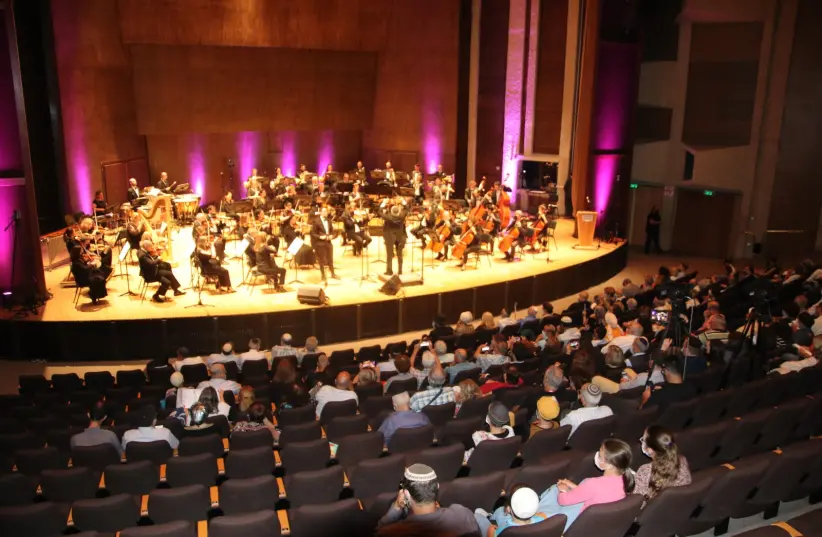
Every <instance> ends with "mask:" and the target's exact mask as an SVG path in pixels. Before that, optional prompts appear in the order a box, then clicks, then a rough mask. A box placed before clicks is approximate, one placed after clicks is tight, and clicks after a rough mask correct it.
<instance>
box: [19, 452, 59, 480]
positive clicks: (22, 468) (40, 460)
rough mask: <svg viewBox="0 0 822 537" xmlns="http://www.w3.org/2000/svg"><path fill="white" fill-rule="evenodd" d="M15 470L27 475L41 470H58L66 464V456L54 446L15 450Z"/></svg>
mask: <svg viewBox="0 0 822 537" xmlns="http://www.w3.org/2000/svg"><path fill="white" fill-rule="evenodd" d="M14 461H15V463H16V464H17V471H18V472H20V473H21V474H23V475H27V476H37V475H40V473H41V472H42V471H43V470H60V469H61V468H66V467H67V465H68V456H67V455H66V454H64V453H61V452H60V451H58V450H57V448H54V447H45V448H40V449H23V450H20V451H17V452H15V454H14Z"/></svg>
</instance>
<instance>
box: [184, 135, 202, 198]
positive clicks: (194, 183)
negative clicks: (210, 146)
mask: <svg viewBox="0 0 822 537" xmlns="http://www.w3.org/2000/svg"><path fill="white" fill-rule="evenodd" d="M188 177H189V181H191V189H192V190H194V192H195V193H196V194H198V195H199V196H200V199H201V200H205V199H206V192H205V184H206V180H205V179H206V169H205V155H204V154H203V135H202V134H189V135H188Z"/></svg>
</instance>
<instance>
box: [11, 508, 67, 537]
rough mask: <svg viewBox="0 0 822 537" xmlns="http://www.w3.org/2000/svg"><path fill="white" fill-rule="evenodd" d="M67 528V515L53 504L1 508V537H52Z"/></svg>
mask: <svg viewBox="0 0 822 537" xmlns="http://www.w3.org/2000/svg"><path fill="white" fill-rule="evenodd" d="M65 527H66V517H65V513H61V512H60V509H59V508H58V506H57V504H55V503H52V502H43V503H36V504H32V505H26V506H22V507H3V508H0V535H8V536H9V537H11V536H13V535H25V536H26V537H52V536H53V535H60V534H62V533H63V530H64V529H65Z"/></svg>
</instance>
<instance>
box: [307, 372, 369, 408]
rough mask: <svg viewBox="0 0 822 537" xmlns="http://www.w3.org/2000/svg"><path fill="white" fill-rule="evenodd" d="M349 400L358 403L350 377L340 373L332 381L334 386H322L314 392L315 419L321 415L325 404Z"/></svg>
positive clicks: (345, 373)
mask: <svg viewBox="0 0 822 537" xmlns="http://www.w3.org/2000/svg"><path fill="white" fill-rule="evenodd" d="M351 399H353V400H354V401H357V402H358V403H359V399H358V398H357V394H356V392H354V388H353V383H352V382H351V375H349V374H348V373H347V372H345V371H342V372H340V373H339V374H338V375H337V378H336V379H335V380H334V386H323V387H321V388H319V389H318V390H317V391H316V393H315V395H314V400H315V401H316V402H317V419H319V417H320V416H321V415H322V413H323V407H325V405H326V403H339V402H342V401H349V400H351Z"/></svg>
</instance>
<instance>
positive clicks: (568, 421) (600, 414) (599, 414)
mask: <svg viewBox="0 0 822 537" xmlns="http://www.w3.org/2000/svg"><path fill="white" fill-rule="evenodd" d="M613 414H614V412H613V411H612V410H611V409H610V407H607V406H586V407H582V408H578V409H577V410H572V411H571V412H569V413H568V415H567V416H565V417H564V418H562V421H560V422H559V424H560V425H570V426H571V434H574V431H576V430H577V427H579V426H580V425H582V424H583V423H585V422H586V421H590V420H598V419H599V418H607V417H608V416H612V415H613Z"/></svg>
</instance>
